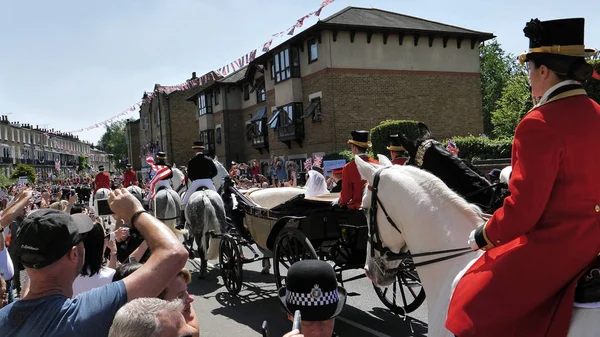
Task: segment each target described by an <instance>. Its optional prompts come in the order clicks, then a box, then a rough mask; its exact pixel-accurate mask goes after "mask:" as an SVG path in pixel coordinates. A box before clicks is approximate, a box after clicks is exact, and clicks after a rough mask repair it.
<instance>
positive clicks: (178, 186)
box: [171, 159, 229, 199]
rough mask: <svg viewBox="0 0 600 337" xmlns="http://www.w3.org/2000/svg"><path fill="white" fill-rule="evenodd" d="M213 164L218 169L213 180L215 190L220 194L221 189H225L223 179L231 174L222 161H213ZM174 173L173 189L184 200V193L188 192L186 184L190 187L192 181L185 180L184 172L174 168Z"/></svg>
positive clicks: (172, 179)
mask: <svg viewBox="0 0 600 337" xmlns="http://www.w3.org/2000/svg"><path fill="white" fill-rule="evenodd" d="M213 163H215V166H216V167H217V175H216V176H215V177H214V178H213V179H212V181H213V184H214V185H215V189H216V190H217V192H218V191H219V190H220V189H221V187H223V179H224V178H225V177H228V176H229V172H228V171H227V169H226V168H225V166H223V164H221V162H220V161H218V160H216V159H213ZM172 171H173V178H171V185H172V186H173V189H174V190H175V191H178V192H177V193H179V195H180V196H181V198H182V199H183V193H185V191H186V190H187V187H186V183H187V185H188V186H189V185H190V184H191V181H190V180H189V179H188V180H187V181H186V180H185V174H183V172H182V171H181V170H180V169H178V168H176V167H173V168H172Z"/></svg>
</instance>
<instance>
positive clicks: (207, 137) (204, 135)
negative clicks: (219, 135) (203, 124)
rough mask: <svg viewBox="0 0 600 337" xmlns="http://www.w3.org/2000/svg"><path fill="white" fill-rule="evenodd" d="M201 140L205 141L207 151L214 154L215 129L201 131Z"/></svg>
mask: <svg viewBox="0 0 600 337" xmlns="http://www.w3.org/2000/svg"><path fill="white" fill-rule="evenodd" d="M200 141H202V142H204V147H205V153H206V154H209V155H214V153H215V130H205V131H200Z"/></svg>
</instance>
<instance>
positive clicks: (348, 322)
mask: <svg viewBox="0 0 600 337" xmlns="http://www.w3.org/2000/svg"><path fill="white" fill-rule="evenodd" d="M335 319H336V320H340V321H342V322H344V323H346V324H350V325H352V326H353V327H355V328H358V329H360V330H363V331H366V332H368V333H370V334H371V335H374V336H377V337H392V336H389V335H386V334H384V333H382V332H379V331H376V330H373V329H371V328H369V327H366V326H364V325H362V324H358V323H356V322H353V321H351V320H349V319H347V318H344V317H342V316H338V317H336V318H335Z"/></svg>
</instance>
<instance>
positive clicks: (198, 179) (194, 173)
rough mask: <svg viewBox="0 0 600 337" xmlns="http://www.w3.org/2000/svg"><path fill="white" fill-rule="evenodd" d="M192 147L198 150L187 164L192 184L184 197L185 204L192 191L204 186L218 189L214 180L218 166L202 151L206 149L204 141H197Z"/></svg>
mask: <svg viewBox="0 0 600 337" xmlns="http://www.w3.org/2000/svg"><path fill="white" fill-rule="evenodd" d="M192 149H193V150H194V151H196V156H195V157H193V158H192V159H190V161H189V162H188V166H187V173H188V179H189V180H191V181H192V184H191V185H190V186H189V187H188V190H187V191H186V192H185V196H184V197H183V200H182V202H183V204H184V205H187V201H188V200H189V198H190V196H191V195H192V193H194V192H196V190H197V189H198V188H200V187H202V186H204V187H207V188H210V189H211V190H213V191H215V192H216V191H217V189H216V188H215V184H214V183H213V181H212V178H214V177H215V176H216V175H217V166H216V165H215V163H214V162H213V160H212V159H210V158H209V157H208V156H206V155H205V154H204V153H203V152H202V151H203V150H204V143H203V142H201V141H195V142H194V145H193V146H192Z"/></svg>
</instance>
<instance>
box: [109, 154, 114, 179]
mask: <svg viewBox="0 0 600 337" xmlns="http://www.w3.org/2000/svg"><path fill="white" fill-rule="evenodd" d="M112 158H113V155H112V154H110V153H109V154H108V173H110V174H112V170H111V169H110V163H111V162H112Z"/></svg>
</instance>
